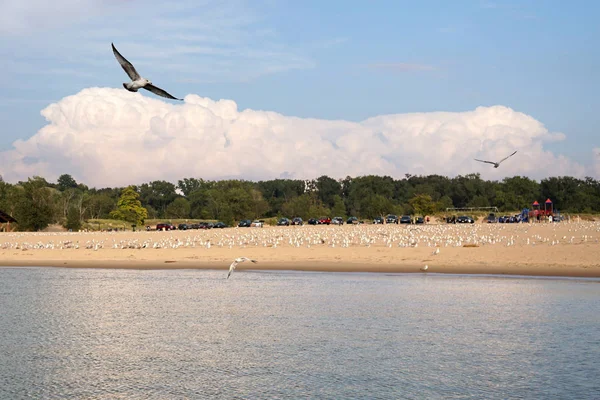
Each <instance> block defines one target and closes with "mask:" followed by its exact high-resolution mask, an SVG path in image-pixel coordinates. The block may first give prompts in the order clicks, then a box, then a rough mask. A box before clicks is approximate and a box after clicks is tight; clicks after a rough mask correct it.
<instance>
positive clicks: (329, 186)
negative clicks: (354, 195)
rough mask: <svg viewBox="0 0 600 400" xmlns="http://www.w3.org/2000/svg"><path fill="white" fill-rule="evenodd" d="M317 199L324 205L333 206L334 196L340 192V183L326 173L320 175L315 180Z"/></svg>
mask: <svg viewBox="0 0 600 400" xmlns="http://www.w3.org/2000/svg"><path fill="white" fill-rule="evenodd" d="M315 187H316V189H317V193H318V195H319V199H320V200H321V202H322V203H323V204H324V205H325V206H326V207H333V206H334V201H335V196H338V197H340V195H341V194H342V185H341V184H340V183H339V182H338V181H336V180H335V179H333V178H330V177H328V176H326V175H323V176H320V177H319V178H317V181H316V182H315Z"/></svg>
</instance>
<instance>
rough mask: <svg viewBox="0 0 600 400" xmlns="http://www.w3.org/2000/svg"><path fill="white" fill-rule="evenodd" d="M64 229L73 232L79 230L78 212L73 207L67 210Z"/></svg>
mask: <svg viewBox="0 0 600 400" xmlns="http://www.w3.org/2000/svg"><path fill="white" fill-rule="evenodd" d="M65 228H67V229H72V230H73V231H74V232H75V231H78V230H79V229H81V219H79V210H78V209H77V208H76V207H74V206H72V207H71V208H69V211H68V213H67V222H66V224H65Z"/></svg>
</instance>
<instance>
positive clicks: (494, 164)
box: [475, 151, 517, 168]
mask: <svg viewBox="0 0 600 400" xmlns="http://www.w3.org/2000/svg"><path fill="white" fill-rule="evenodd" d="M515 154H517V152H516V151H515V152H514V153H512V154H511V155H510V156H508V157H504V158H503V159H502V160H500V161H498V162H493V161H485V160H478V159H476V158H475V161H479V162H482V163H487V164H492V165H493V166H494V168H498V167H499V166H500V163H501V162H502V161H504V160H506V159H508V158H510V157H512V156H514V155H515Z"/></svg>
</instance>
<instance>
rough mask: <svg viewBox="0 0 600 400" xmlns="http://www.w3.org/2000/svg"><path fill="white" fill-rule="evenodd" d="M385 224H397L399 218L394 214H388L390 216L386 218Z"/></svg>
mask: <svg viewBox="0 0 600 400" xmlns="http://www.w3.org/2000/svg"><path fill="white" fill-rule="evenodd" d="M385 222H386V224H397V223H398V216H397V215H394V214H388V216H387V217H385Z"/></svg>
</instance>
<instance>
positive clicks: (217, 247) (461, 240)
mask: <svg viewBox="0 0 600 400" xmlns="http://www.w3.org/2000/svg"><path fill="white" fill-rule="evenodd" d="M598 239H600V223H598V222H573V223H554V224H551V223H542V224H482V223H477V224H465V225H462V224H439V225H410V226H408V225H395V224H394V225H358V226H348V225H344V226H306V225H305V226H290V227H264V228H227V229H211V230H187V231H168V232H164V231H148V232H147V231H139V232H85V233H82V232H76V233H70V232H45V233H26V232H25V233H19V232H15V233H2V234H0V266H13V267H16V266H52V267H67V268H129V269H178V268H196V269H227V268H228V267H229V264H230V263H231V261H232V260H233V259H234V258H236V257H240V256H246V257H250V258H254V259H256V260H258V263H257V264H250V263H243V264H240V265H239V267H238V270H243V269H253V270H303V271H334V272H335V271H338V272H387V273H394V272H415V273H423V272H422V271H421V270H420V268H421V267H423V266H424V265H427V266H428V270H427V273H461V274H511V275H538V276H572V277H600V243H599V241H598ZM437 248H439V253H438V254H434V252H435V250H436V249H437Z"/></svg>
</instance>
